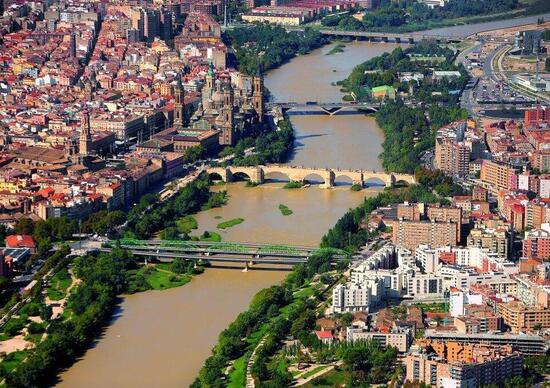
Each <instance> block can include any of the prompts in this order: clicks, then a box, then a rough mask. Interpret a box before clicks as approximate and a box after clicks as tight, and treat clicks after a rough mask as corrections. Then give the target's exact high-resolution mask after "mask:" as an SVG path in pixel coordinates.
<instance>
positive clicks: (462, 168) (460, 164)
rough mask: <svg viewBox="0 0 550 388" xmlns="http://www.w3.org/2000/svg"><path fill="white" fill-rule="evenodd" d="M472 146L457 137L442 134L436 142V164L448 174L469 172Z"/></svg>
mask: <svg viewBox="0 0 550 388" xmlns="http://www.w3.org/2000/svg"><path fill="white" fill-rule="evenodd" d="M469 164H470V148H469V147H468V146H466V145H465V144H464V143H462V142H456V140H455V139H453V138H450V137H446V136H441V137H439V136H438V137H437V138H436V142H435V166H436V167H437V168H438V169H440V170H441V171H443V172H444V173H446V174H447V175H453V176H459V177H464V176H466V175H468V174H469V169H470V168H469Z"/></svg>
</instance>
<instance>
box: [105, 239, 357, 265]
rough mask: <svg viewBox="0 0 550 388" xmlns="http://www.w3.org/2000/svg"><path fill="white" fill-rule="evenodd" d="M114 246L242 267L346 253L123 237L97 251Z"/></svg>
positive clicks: (156, 255) (168, 258) (165, 257)
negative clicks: (236, 264) (239, 264)
mask: <svg viewBox="0 0 550 388" xmlns="http://www.w3.org/2000/svg"><path fill="white" fill-rule="evenodd" d="M115 247H120V248H124V249H127V250H128V251H130V252H131V253H132V254H133V255H134V256H140V257H146V258H152V259H155V260H158V261H161V262H170V261H173V260H174V259H175V258H182V259H185V260H192V261H206V262H225V263H244V264H245V268H248V266H249V265H252V264H255V263H258V264H260V263H261V264H285V265H296V264H300V263H305V262H307V260H308V259H309V258H310V257H311V256H312V255H314V254H318V253H323V252H324V253H327V254H331V255H332V260H333V262H337V261H342V260H347V259H348V255H347V254H346V252H344V251H341V250H335V249H322V248H314V247H304V246H288V245H273V244H254V243H233V242H204V241H167V240H129V239H123V240H112V241H107V242H105V243H104V244H103V245H102V247H101V248H99V250H100V251H102V252H110V251H112V249H113V248H115Z"/></svg>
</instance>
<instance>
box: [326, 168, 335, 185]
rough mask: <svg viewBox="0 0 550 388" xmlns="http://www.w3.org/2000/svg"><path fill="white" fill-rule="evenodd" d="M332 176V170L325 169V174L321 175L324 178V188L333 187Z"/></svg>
mask: <svg viewBox="0 0 550 388" xmlns="http://www.w3.org/2000/svg"><path fill="white" fill-rule="evenodd" d="M334 176H335V174H334V171H332V170H327V172H326V173H325V176H324V177H323V178H324V179H325V183H324V185H323V187H324V188H325V189H330V188H331V187H334Z"/></svg>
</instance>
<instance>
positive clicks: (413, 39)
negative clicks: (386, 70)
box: [287, 28, 470, 44]
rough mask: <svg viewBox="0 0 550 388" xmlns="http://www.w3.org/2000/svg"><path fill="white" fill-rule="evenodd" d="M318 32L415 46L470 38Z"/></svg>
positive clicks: (407, 33) (364, 32)
mask: <svg viewBox="0 0 550 388" xmlns="http://www.w3.org/2000/svg"><path fill="white" fill-rule="evenodd" d="M287 30H294V31H303V29H301V28H287ZM319 32H320V33H321V34H323V35H329V36H336V37H351V38H357V39H364V40H368V41H373V42H395V43H409V44H415V43H420V42H422V41H426V40H431V41H436V42H437V43H458V42H462V41H464V40H468V39H470V38H467V37H463V36H453V35H429V34H423V33H420V32H404V33H393V32H372V31H344V30H331V29H328V28H325V29H320V30H319Z"/></svg>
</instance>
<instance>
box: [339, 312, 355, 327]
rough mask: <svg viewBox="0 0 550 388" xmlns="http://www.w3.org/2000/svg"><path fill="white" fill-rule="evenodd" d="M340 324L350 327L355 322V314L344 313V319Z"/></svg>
mask: <svg viewBox="0 0 550 388" xmlns="http://www.w3.org/2000/svg"><path fill="white" fill-rule="evenodd" d="M340 322H341V323H342V326H350V325H351V323H352V322H353V314H352V313H344V314H342V317H341V318H340Z"/></svg>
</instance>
